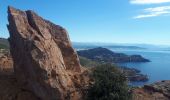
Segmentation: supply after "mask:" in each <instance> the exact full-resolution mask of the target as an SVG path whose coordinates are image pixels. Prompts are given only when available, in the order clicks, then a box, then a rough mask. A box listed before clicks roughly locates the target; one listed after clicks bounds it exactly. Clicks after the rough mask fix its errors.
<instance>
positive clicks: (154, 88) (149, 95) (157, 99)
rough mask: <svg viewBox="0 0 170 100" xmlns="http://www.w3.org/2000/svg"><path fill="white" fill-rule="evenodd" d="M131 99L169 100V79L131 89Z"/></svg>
mask: <svg viewBox="0 0 170 100" xmlns="http://www.w3.org/2000/svg"><path fill="white" fill-rule="evenodd" d="M132 93H133V100H170V81H161V82H157V83H153V84H150V85H145V86H144V87H141V88H136V89H134V90H133V91H132Z"/></svg>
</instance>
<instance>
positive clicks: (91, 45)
mask: <svg viewBox="0 0 170 100" xmlns="http://www.w3.org/2000/svg"><path fill="white" fill-rule="evenodd" d="M73 47H74V48H76V49H91V48H97V47H104V48H112V49H135V50H136V49H142V50H143V49H146V48H143V47H139V46H129V45H118V44H111V43H79V42H73Z"/></svg>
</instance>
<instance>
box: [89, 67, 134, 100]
mask: <svg viewBox="0 0 170 100" xmlns="http://www.w3.org/2000/svg"><path fill="white" fill-rule="evenodd" d="M93 77H94V81H95V83H94V84H93V85H92V86H91V87H90V88H89V90H88V100H130V99H131V96H130V93H129V92H128V90H129V88H128V85H127V82H126V78H125V76H124V75H123V74H122V73H121V72H120V71H119V70H118V69H117V68H116V67H114V66H113V65H111V64H104V65H100V66H97V67H96V68H95V69H94V70H93Z"/></svg>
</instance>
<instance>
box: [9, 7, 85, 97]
mask: <svg viewBox="0 0 170 100" xmlns="http://www.w3.org/2000/svg"><path fill="white" fill-rule="evenodd" d="M8 20H9V25H8V29H9V32H10V38H9V42H10V51H11V54H12V58H13V61H14V72H15V76H16V78H17V81H18V83H19V84H20V86H21V88H23V89H24V90H28V91H30V92H32V93H33V94H34V95H35V96H36V97H38V98H40V99H41V100H81V99H82V91H81V89H82V88H81V86H82V85H84V86H83V87H85V84H86V82H87V80H88V79H87V80H85V79H86V78H85V77H86V76H87V74H85V72H83V70H82V68H81V66H80V63H79V59H78V57H77V54H76V52H75V51H74V49H73V48H72V45H71V42H70V40H69V37H68V34H67V32H66V30H65V29H64V28H62V27H61V26H58V25H55V24H53V23H51V22H49V21H47V20H44V19H43V18H41V17H39V16H38V15H37V14H35V13H34V12H33V11H30V10H29V11H21V10H18V9H15V8H12V7H9V8H8ZM83 77H84V78H83ZM83 83H84V84H83Z"/></svg>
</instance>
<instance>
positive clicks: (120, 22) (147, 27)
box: [0, 0, 170, 45]
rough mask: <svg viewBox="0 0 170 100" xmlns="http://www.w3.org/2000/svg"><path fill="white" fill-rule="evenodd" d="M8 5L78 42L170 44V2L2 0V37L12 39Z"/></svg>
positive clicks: (166, 0)
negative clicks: (58, 27) (58, 28)
mask: <svg viewBox="0 0 170 100" xmlns="http://www.w3.org/2000/svg"><path fill="white" fill-rule="evenodd" d="M8 5H11V6H13V7H16V8H19V9H22V10H28V9H30V10H34V11H35V12H37V13H38V14H39V15H40V16H42V17H43V18H45V19H48V20H50V21H52V22H53V23H55V24H58V25H61V26H63V27H64V28H66V29H67V30H68V32H69V35H70V38H71V40H72V41H75V42H110V43H147V44H164V45H170V0H0V37H8V36H9V34H8V31H7V28H6V24H7V23H8V21H7V6H8Z"/></svg>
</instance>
